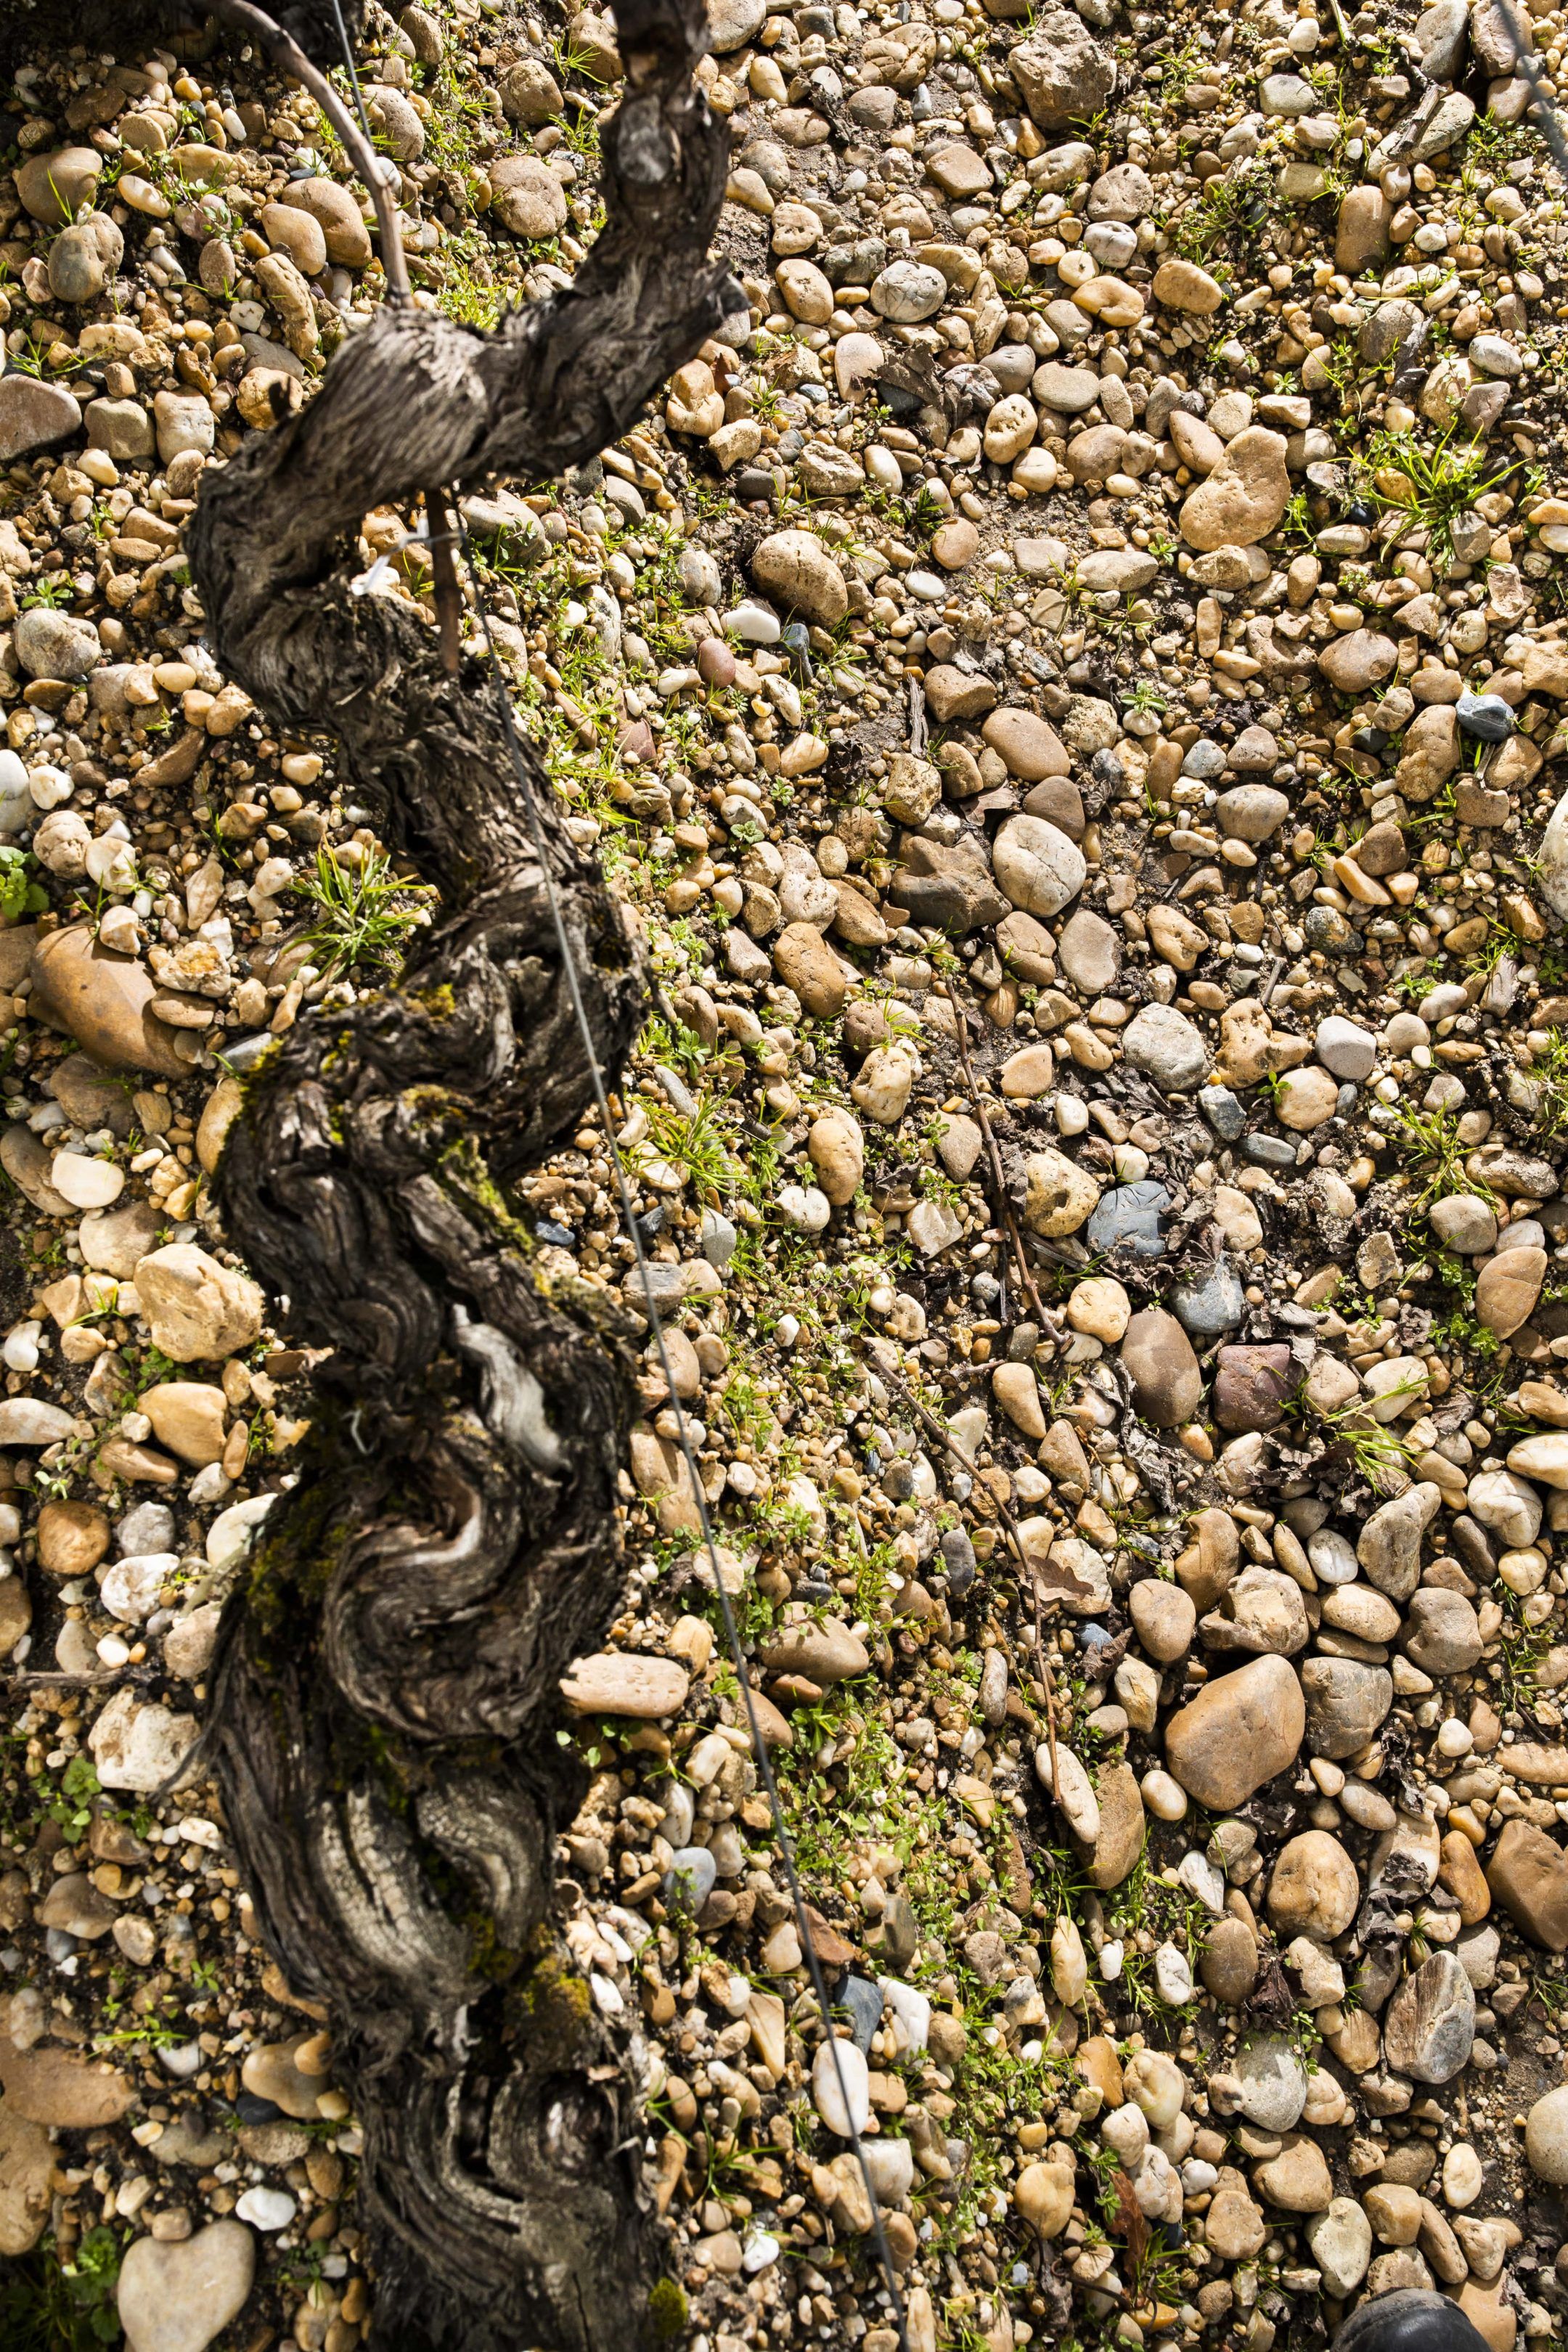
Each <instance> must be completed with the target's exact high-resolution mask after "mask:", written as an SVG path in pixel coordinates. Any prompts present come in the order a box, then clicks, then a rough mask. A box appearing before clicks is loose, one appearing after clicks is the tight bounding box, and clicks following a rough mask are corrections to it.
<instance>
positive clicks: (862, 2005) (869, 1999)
mask: <svg viewBox="0 0 1568 2352" xmlns="http://www.w3.org/2000/svg"><path fill="white" fill-rule="evenodd" d="M833 2005H834V2007H835V2008H836V2009H846V2010H847V2011H848V2012H849V2022H850V2039H851V2041H852V2042H854V2044H855V2047H856V2049H857V2050H858V2051H859V2053H860V2054H861V2056H862V2057H864V2058H868V2057H869V2056H870V2054H871V2036H872V2035H873V2033H875V2032H876V2031H877V2028H878V2027H879V2025H880V2023H881V2022H882V1996H881V1994H880V1993H879V1991H878V1990H877V1988H876V1986H875V1985H874V1984H868V1983H867V1981H866V1979H865V1978H864V1977H846V1978H845V1979H844V1980H843V1982H842V1983H841V1984H840V1986H839V1988H838V1991H837V1996H836V1998H835V2000H834V2004H833Z"/></svg>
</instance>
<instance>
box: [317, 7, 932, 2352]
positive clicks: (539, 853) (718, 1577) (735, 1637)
mask: <svg viewBox="0 0 1568 2352" xmlns="http://www.w3.org/2000/svg"><path fill="white" fill-rule="evenodd" d="M332 13H333V15H334V16H335V17H336V19H337V27H338V38H339V42H340V44H341V46H342V53H343V63H344V65H345V66H346V67H347V68H348V76H349V80H350V82H351V83H352V84H353V93H354V99H355V101H356V103H357V104H358V107H359V110H360V114H361V116H362V118H363V117H364V115H365V105H364V99H363V93H362V92H361V89H360V82H359V73H358V70H357V68H356V66H355V63H354V56H353V47H351V45H350V42H349V38H348V31H347V27H346V26H345V25H344V23H343V17H342V8H341V6H340V5H339V0H332ZM368 128H369V125H368V120H367V121H366V129H367V131H368ZM441 536H442V537H443V538H446V537H451V538H452V539H454V540H456V541H458V544H460V546H461V548H462V551H463V561H464V563H465V564H466V566H467V568H468V579H469V582H470V583H471V585H472V587H473V592H474V605H475V610H476V612H477V613H478V614H479V626H480V629H481V631H482V633H483V635H484V641H485V649H486V652H487V654H488V656H489V673H490V683H491V686H492V687H493V688H494V691H495V698H496V708H497V710H498V711H499V713H500V723H501V731H502V734H503V736H504V738H505V741H506V747H507V756H508V758H509V759H510V762H511V768H512V773H513V775H514V776H515V778H516V780H517V785H518V790H519V793H520V794H521V801H522V808H523V813H524V818H525V821H526V823H527V825H528V831H529V837H530V840H531V844H532V846H533V853H534V856H536V857H537V858H538V860H539V870H540V875H541V877H542V881H543V884H544V892H545V897H546V898H547V900H548V902H549V907H550V916H551V921H552V925H553V927H554V930H555V938H556V944H557V947H558V949H559V950H560V955H561V968H562V971H563V972H564V974H565V976H566V985H567V989H568V991H569V992H570V995H571V998H572V1011H573V1014H574V1019H575V1021H576V1024H577V1029H578V1034H580V1036H581V1037H582V1040H583V1050H584V1054H585V1055H586V1056H587V1062H588V1070H589V1075H590V1076H591V1079H592V1082H593V1088H594V1100H595V1108H597V1111H598V1114H599V1118H600V1121H601V1123H602V1125H603V1127H604V1130H605V1146H606V1148H607V1150H608V1151H609V1155H610V1164H611V1167H612V1168H613V1170H614V1171H615V1178H616V1193H617V1195H618V1197H619V1201H620V1208H621V1217H622V1221H623V1222H624V1223H625V1225H626V1234H627V1237H628V1239H629V1240H630V1242H631V1245H632V1252H633V1255H634V1256H635V1258H636V1261H637V1275H638V1279H639V1281H640V1282H641V1285H642V1293H643V1300H644V1304H645V1306H646V1307H647V1318H648V1324H649V1327H650V1328H651V1330H652V1333H653V1339H654V1345H655V1347H656V1349H658V1363H659V1370H660V1371H661V1372H662V1373H663V1375H664V1382H665V1386H666V1388H667V1389H668V1392H669V1400H670V1405H671V1407H672V1409H673V1412H674V1414H675V1420H676V1426H677V1430H678V1433H679V1440H678V1442H679V1446H680V1453H681V1458H682V1460H683V1461H684V1463H685V1465H686V1474H687V1476H688V1477H689V1480H690V1482H691V1491H692V1495H693V1497H694V1498H695V1501H696V1505H697V1515H698V1520H699V1524H700V1528H701V1534H702V1544H703V1549H704V1550H705V1551H706V1552H707V1555H708V1564H709V1569H710V1572H711V1575H712V1578H713V1590H714V1591H715V1592H716V1593H717V1594H718V1596H719V1607H720V1611H721V1614H722V1616H723V1620H724V1634H725V1640H726V1643H727V1644H728V1647H729V1651H730V1656H731V1662H732V1664H733V1665H734V1668H735V1679H736V1681H737V1683H738V1684H739V1685H740V1690H741V1695H742V1700H743V1701H744V1705H745V1710H746V1727H747V1731H748V1733H749V1735H750V1738H751V1743H752V1755H753V1757H754V1759H755V1761H756V1767H757V1773H758V1777H759V1779H760V1780H761V1781H762V1783H763V1789H764V1790H765V1791H766V1794H767V1801H768V1809H769V1812H770V1814H771V1817H772V1822H773V1840H774V1843H775V1845H776V1846H777V1849H778V1853H779V1856H780V1859H781V1861H782V1863H783V1865H784V1876H785V1878H786V1880H787V1881H788V1884H789V1892H790V1901H791V1903H792V1905H793V1906H794V1910H795V1927H796V1931H797V1934H798V1936H799V1940H800V1946H801V1949H802V1952H803V1954H804V1955H805V1961H806V1966H807V1969H808V1971H809V1973H810V1977H811V1984H812V1990H813V1992H814V1993H815V1995H816V2004H817V2008H818V2011H820V2014H821V2018H822V2024H823V2029H824V2032H826V2037H827V2040H826V2047H827V2048H828V2050H829V2051H830V2052H831V2053H832V2055H833V2074H834V2079H835V2083H836V2085H837V2092H838V2101H839V2105H840V2107H841V2108H842V2110H843V2115H844V2120H845V2122H846V2123H847V2125H848V2126H849V2131H848V2135H847V2137H848V2139H849V2144H850V2147H851V2149H852V2151H853V2153H854V2156H855V2159H856V2163H857V2166H858V2169H859V2173H860V2179H861V2181H862V2183H863V2184H864V2187H865V2190H866V2196H867V2200H868V2204H869V2206H870V2210H871V2235H872V2239H873V2241H874V2243H875V2245H876V2250H877V2261H878V2265H879V2269H880V2270H881V2273H882V2277H883V2282H884V2288H885V2292H886V2294H887V2298H888V2301H889V2305H891V2307H892V2313H893V2324H894V2327H895V2329H896V2331H897V2334H898V2339H899V2352H910V2337H909V2328H908V2325H907V2322H906V2319H905V2315H904V2303H903V2297H902V2295H901V2294H900V2292H899V2284H898V2273H897V2272H896V2271H895V2269H894V2266H893V2258H892V2252H891V2250H890V2249H889V2244H888V2237H887V2231H886V2230H885V2228H884V2226H883V2222H882V2208H881V2201H880V2200H879V2197H878V2195H877V2187H876V2183H875V2181H874V2180H873V2179H872V2178H871V2168H870V2165H869V2163H868V2160H867V2156H866V2149H865V2145H864V2142H863V2140H862V2137H861V2135H860V2133H859V2131H858V2129H857V2128H856V2126H855V2122H854V2116H853V2111H852V2108H851V2105H850V2100H849V2086H848V2084H847V2081H846V2079H845V2073H844V2062H843V2059H842V2056H841V2055H840V2044H839V2039H838V2036H837V2034H836V2033H835V2032H834V2030H833V2018H832V2009H831V2004H830V2002H829V2000H828V1998H827V1985H826V1979H825V1978H824V1976H823V1973H822V1963H821V1960H820V1959H819V1958H818V1957H817V1952H816V1944H815V1943H814V1941H813V1939H812V1933H811V1923H810V1921H809V1919H808V1918H807V1916H806V1908H805V1893H804V1891H803V1889H802V1886H801V1883H800V1874H799V1870H798V1868H797V1866H796V1863H795V1846H794V1842H793V1841H792V1839H791V1837H790V1834H789V1831H788V1829H787V1828H786V1827H785V1824H784V1808H783V1805H782V1803H781V1801H780V1799H779V1792H778V1782H777V1780H775V1779H774V1777H773V1765H772V1763H771V1762H770V1761H769V1758H768V1749H767V1742H766V1741H765V1740H764V1738H763V1732H762V1726H761V1724H760V1723H759V1721H758V1719H757V1710H756V1703H755V1701H754V1700H753V1698H752V1686H751V1684H750V1682H749V1681H748V1680H747V1674H746V1656H745V1651H744V1649H743V1647H742V1643H741V1635H740V1628H739V1627H738V1626H737V1624H736V1622H735V1612H734V1610H733V1609H732V1608H731V1604H730V1595H729V1592H728V1591H727V1589H726V1587H725V1583H724V1579H723V1575H722V1572H721V1569H720V1565H719V1550H718V1545H717V1542H716V1540H715V1538H714V1534H713V1522H712V1519H711V1517H710V1513H709V1509H708V1497H707V1494H706V1491H705V1490H704V1487H703V1485H702V1480H701V1476H700V1473H699V1469H698V1463H697V1454H696V1449H695V1448H694V1446H693V1445H692V1443H691V1432H690V1428H689V1424H688V1422H687V1418H686V1413H685V1411H684V1408H683V1407H682V1405H681V1402H680V1398H679V1394H678V1392H677V1389H676V1383H675V1374H674V1371H673V1370H672V1368H671V1365H670V1360H669V1351H668V1347H667V1346H666V1344H665V1336H664V1326H663V1324H662V1322H661V1320H660V1318H659V1312H658V1301H657V1299H656V1298H655V1297H654V1290H653V1283H652V1280H651V1268H650V1266H649V1265H648V1260H647V1251H646V1250H645V1249H644V1246H643V1239H642V1234H641V1233H640V1232H639V1231H638V1228H637V1214H636V1212H635V1210H634V1208H633V1205H632V1196H631V1187H630V1185H629V1183H628V1182H627V1181H626V1166H625V1163H624V1161H623V1160H622V1158H621V1154H620V1147H619V1145H618V1144H617V1142H616V1128H615V1120H614V1118H613V1117H612V1115H611V1111H610V1102H609V1092H608V1089H607V1087H605V1075H604V1071H603V1070H602V1068H601V1067H600V1065H599V1055H598V1049H597V1047H596V1046H595V1043H594V1033H593V1030H592V1028H591V1026H590V1024H589V1021H588V1010H587V1005H586V1003H585V1002H584V996H583V986H582V981H581V977H580V975H579V973H578V970H577V962H576V958H575V957H574V954H573V951H572V940H571V936H570V934H569V933H568V931H567V929H566V919H565V917H564V915H563V912H562V908H561V900H560V897H559V894H558V893H557V891H556V887H555V877H554V876H553V874H552V872H551V868H550V858H549V855H548V850H547V845H546V843H545V839H544V832H543V827H542V824H541V823H540V817H539V810H538V807H537V805H536V804H535V802H534V797H533V786H532V782H531V779H530V776H529V773H528V769H527V765H526V763H525V761H524V760H523V757H522V748H521V741H520V739H519V736H518V730H517V721H516V718H515V715H514V713H513V711H512V707H511V697H510V694H509V693H508V691H507V688H506V681H505V679H504V677H502V674H501V667H500V659H499V656H498V654H497V650H496V643H495V639H494V637H493V635H491V632H490V624H489V612H488V610H487V609H486V606H485V602H484V596H483V593H482V590H481V587H480V583H479V573H478V572H477V570H476V569H475V565H474V560H473V551H472V549H471V548H470V546H469V543H468V533H467V531H465V530H462V529H461V527H460V525H459V527H458V529H456V530H453V531H451V532H450V533H447V532H443V533H442V534H441ZM840 2137H844V2135H842V2134H841V2135H840Z"/></svg>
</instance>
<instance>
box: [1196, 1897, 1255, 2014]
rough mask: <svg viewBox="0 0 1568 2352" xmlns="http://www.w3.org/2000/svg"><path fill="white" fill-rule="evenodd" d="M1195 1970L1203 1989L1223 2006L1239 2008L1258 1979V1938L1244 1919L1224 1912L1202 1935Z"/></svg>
mask: <svg viewBox="0 0 1568 2352" xmlns="http://www.w3.org/2000/svg"><path fill="white" fill-rule="evenodd" d="M1198 1974H1199V1975H1200V1976H1201V1977H1202V1979H1203V1981H1204V1990H1205V1992H1209V1993H1212V1994H1213V1995H1214V1998H1215V2000H1217V2001H1221V2002H1223V2004H1224V2005H1225V2007H1226V2009H1239V2008H1240V2007H1241V2004H1242V2002H1243V2001H1244V2000H1246V1999H1247V1995H1248V1993H1250V1991H1251V1990H1252V1988H1253V1986H1254V1985H1255V1984H1256V1983H1257V1982H1258V1938H1257V1937H1256V1936H1255V1935H1254V1934H1253V1932H1252V1930H1251V1928H1250V1927H1248V1926H1247V1922H1246V1920H1245V1919H1233V1918H1231V1917H1230V1916H1229V1915H1228V1914H1227V1915H1226V1917H1225V1918H1223V1919H1216V1920H1215V1923H1214V1925H1213V1927H1211V1928H1210V1929H1209V1931H1208V1933H1207V1935H1206V1936H1205V1937H1204V1948H1203V1952H1202V1955H1201V1957H1200V1958H1199V1961H1198Z"/></svg>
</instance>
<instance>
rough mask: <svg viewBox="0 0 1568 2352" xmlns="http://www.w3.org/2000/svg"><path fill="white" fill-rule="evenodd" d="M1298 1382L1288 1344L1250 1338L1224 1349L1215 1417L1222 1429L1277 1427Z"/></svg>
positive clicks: (1217, 1375)
mask: <svg viewBox="0 0 1568 2352" xmlns="http://www.w3.org/2000/svg"><path fill="white" fill-rule="evenodd" d="M1295 1383H1296V1372H1295V1368H1294V1365H1293V1362H1292V1360H1291V1355H1290V1350H1289V1348H1287V1347H1282V1346H1280V1345H1279V1344H1278V1343H1276V1344H1274V1345H1267V1344H1259V1343H1257V1342H1251V1341H1249V1342H1247V1343H1245V1344H1243V1345H1241V1346H1237V1347H1230V1348H1222V1349H1220V1351H1219V1355H1218V1359H1217V1360H1216V1363H1215V1384H1214V1417H1215V1422H1216V1423H1218V1425H1219V1427H1220V1428H1221V1429H1228V1430H1248V1429H1276V1428H1278V1427H1279V1423H1280V1422H1282V1421H1283V1420H1284V1418H1285V1399H1286V1398H1287V1397H1288V1396H1289V1393H1290V1391H1291V1389H1292V1388H1293V1387H1294V1386H1295Z"/></svg>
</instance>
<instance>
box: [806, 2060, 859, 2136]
mask: <svg viewBox="0 0 1568 2352" xmlns="http://www.w3.org/2000/svg"><path fill="white" fill-rule="evenodd" d="M811 2097H812V2104H813V2105H814V2106H815V2107H816V2112H817V2114H818V2115H819V2116H821V2118H822V2120H823V2122H824V2124H826V2126H827V2129H828V2130H829V2131H830V2132H836V2133H837V2136H838V2137H839V2138H840V2139H852V2138H853V2137H855V2136H856V2134H857V2133H859V2132H863V2131H864V2130H865V2128H866V2126H867V2124H868V2122H869V2121H870V2116H871V2093H870V2077H869V2074H868V2069H867V2065H866V2061H865V2059H864V2058H863V2057H862V2056H861V2054H860V2053H859V2051H858V2049H857V2048H856V2047H855V2044H854V2043H853V2042H823V2043H821V2045H820V2046H819V2047H818V2050H817V2053H816V2057H815V2059H814V2060H813V2061H812V2067H811Z"/></svg>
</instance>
